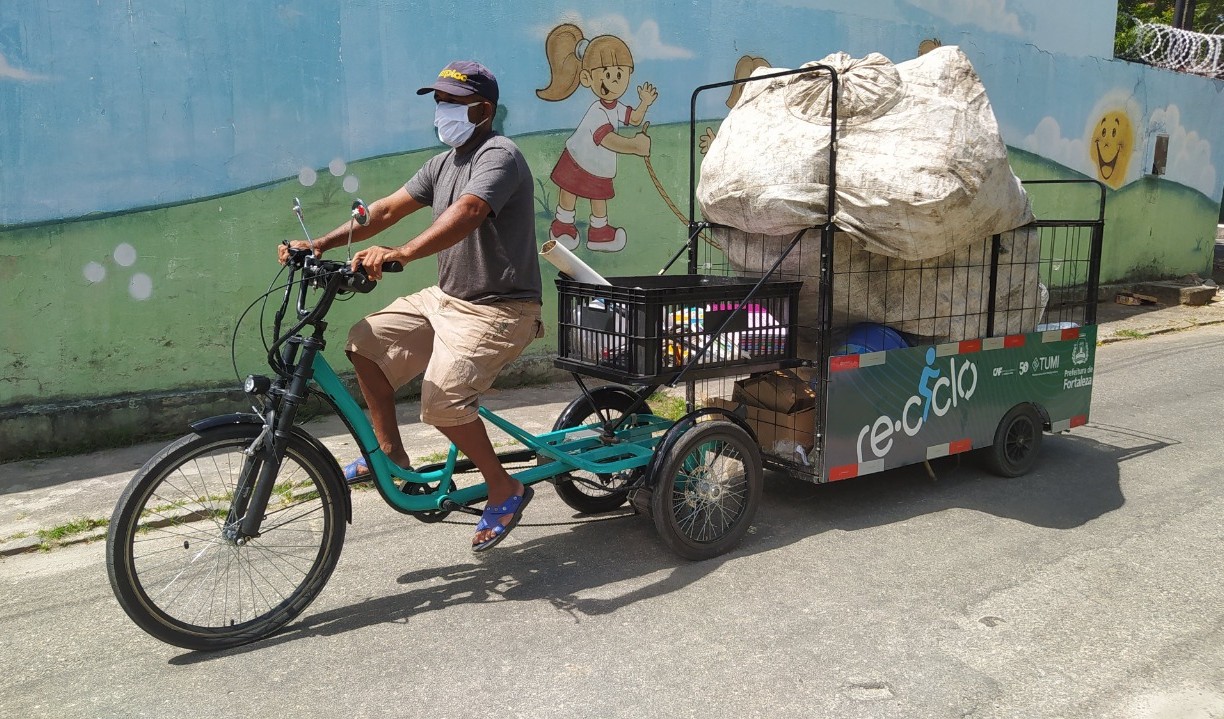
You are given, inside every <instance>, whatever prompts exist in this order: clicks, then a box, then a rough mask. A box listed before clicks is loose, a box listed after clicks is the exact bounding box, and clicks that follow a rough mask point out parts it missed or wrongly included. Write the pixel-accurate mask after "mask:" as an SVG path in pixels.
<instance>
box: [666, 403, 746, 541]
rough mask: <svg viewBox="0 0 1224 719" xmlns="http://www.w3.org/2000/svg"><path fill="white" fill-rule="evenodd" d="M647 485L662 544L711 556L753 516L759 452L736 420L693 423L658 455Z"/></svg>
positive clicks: (738, 535) (735, 538)
mask: <svg viewBox="0 0 1224 719" xmlns="http://www.w3.org/2000/svg"><path fill="white" fill-rule="evenodd" d="M653 484H654V491H653V494H652V495H651V514H653V515H654V523H655V528H656V529H657V530H658V531H659V536H661V537H662V538H663V541H664V543H666V544H667V546H668V547H669V548H671V550H672V551H674V552H675V553H676V554H679V555H680V556H682V557H684V558H685V559H709V558H710V557H716V556H718V555H720V554H722V553H724V552H726V551H728V550H730V549H731V548H732V547H734V546H735V545H736V544H737V543H739V541H740V540H741V539H742V538H743V536H744V534H745V533H746V532H747V531H748V526H749V525H750V524H751V522H752V518H753V516H754V515H755V514H756V509H757V505H758V504H759V503H760V500H761V493H762V491H763V490H764V470H762V468H761V453H760V450H759V449H758V448H757V445H756V442H754V441H753V439H752V437H751V436H750V435H749V434H748V432H746V431H745V430H744V429H743V428H741V427H740V426H739V425H737V424H734V423H732V422H728V421H726V420H715V421H710V422H698V423H696V424H694V425H693V427H692V428H691V429H689V430H687V431H685V433H684V434H683V435H681V437H680V439H679V440H678V441H677V442H676V443H675V444H674V445H673V446H672V448H671V449H670V450H669V451H668V453H667V456H665V457H663V458H662V463H661V464H660V465H659V466H658V470H657V471H656V476H655V478H654V482H653Z"/></svg>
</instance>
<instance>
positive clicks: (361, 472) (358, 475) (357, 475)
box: [344, 457, 370, 484]
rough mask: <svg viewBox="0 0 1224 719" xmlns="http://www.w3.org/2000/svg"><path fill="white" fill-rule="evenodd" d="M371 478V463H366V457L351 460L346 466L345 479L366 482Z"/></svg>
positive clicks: (349, 481)
mask: <svg viewBox="0 0 1224 719" xmlns="http://www.w3.org/2000/svg"><path fill="white" fill-rule="evenodd" d="M369 478H370V465H369V464H367V463H366V461H365V457H358V458H357V459H354V460H353V461H352V462H349V463H348V464H347V465H345V467H344V481H346V482H348V483H349V484H352V483H353V482H364V481H365V480H367V479H369Z"/></svg>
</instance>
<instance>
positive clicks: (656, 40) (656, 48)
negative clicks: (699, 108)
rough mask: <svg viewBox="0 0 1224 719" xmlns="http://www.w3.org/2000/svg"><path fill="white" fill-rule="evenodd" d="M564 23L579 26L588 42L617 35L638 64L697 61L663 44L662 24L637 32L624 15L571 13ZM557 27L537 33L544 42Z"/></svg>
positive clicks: (645, 25) (647, 23) (646, 24)
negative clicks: (653, 61)
mask: <svg viewBox="0 0 1224 719" xmlns="http://www.w3.org/2000/svg"><path fill="white" fill-rule="evenodd" d="M561 22H568V23H572V24H574V25H577V26H578V27H579V28H580V29H581V30H582V34H583V35H584V36H585V37H586V38H587V39H590V38H593V37H596V36H598V35H615V36H617V37H619V38H620V39H621V40H624V41H625V44H627V45H628V46H629V51H630V52H632V53H633V59H634V60H635V61H637V60H685V59H688V58H691V57H693V52H692V51H691V50H687V49H685V48H683V47H679V46H676V45H668V44H667V43H666V42H665V41H664V40H663V35H662V32H661V30H660V28H659V23H658V21H656V20H643V21H642V23H641V24H640V25H638V27H637V30H634V29H633V27H632V26H631V25H630V24H629V20H628V19H627V18H626V17H625V16H624V15H602V16H600V17H596V18H590V19H586V18H584V17H583V16H582V13H580V12H578V11H576V10H570V11H567V12H565V13H563V14H562V15H561ZM554 27H555V25H549V26H546V27H544V26H542V27H539V28H537V29H536V34H537V36H538V37H539V38H540V39H541V40H542V39H544V38H546V37H548V33H549V32H550V31H551V30H552V29H553V28H554Z"/></svg>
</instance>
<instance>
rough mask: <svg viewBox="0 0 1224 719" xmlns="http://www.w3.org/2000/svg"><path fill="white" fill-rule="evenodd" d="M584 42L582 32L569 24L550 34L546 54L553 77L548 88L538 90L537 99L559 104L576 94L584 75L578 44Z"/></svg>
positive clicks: (558, 27) (546, 42)
mask: <svg viewBox="0 0 1224 719" xmlns="http://www.w3.org/2000/svg"><path fill="white" fill-rule="evenodd" d="M584 40H585V38H583V36H582V30H580V29H578V26H577V25H571V24H569V23H566V24H564V25H558V26H557V27H555V28H553V29H552V32H550V33H548V39H546V40H545V41H544V54H545V55H546V56H547V57H548V67H549V70H550V74H551V77H550V78H549V82H548V87H546V88H544V89H542V90H536V97H539V98H540V99H541V100H548V101H549V102H557V101H560V100H564V99H565V98H567V97H569V96H570V95H573V94H574V91H575V90H577V89H578V80H579V77H580V76H581V73H582V60H581V59H580V58H579V57H578V52H577V51H578V44H579V43H581V42H584Z"/></svg>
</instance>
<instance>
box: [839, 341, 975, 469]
mask: <svg viewBox="0 0 1224 719" xmlns="http://www.w3.org/2000/svg"><path fill="white" fill-rule="evenodd" d="M956 360H957V358H956V356H955V355H954V356H952V357H949V358H948V365H947V366H946V367H936V366H935V348H934V347H931V348H930V349H928V350H927V352H926V366H925V367H923V368H922V374H921V375H920V376H919V377H918V388H917V391H916V392H915V393H914V394H913V395H912V396H911V397H910V398H909V399H907V400H906V401H905V404H903V405H902V406H901V412H900V415H899V417H896V418H894V417H890V416H889V415H886V414H882V415H880V416H879V417H877V418H876V420H875V421H874V422H871V423H870V424H866V425H864V426H863V428H862V429H861V430H859V433H858V442H857V443H856V448H857V450H858V461H859V464H862V463H863V462H864V461H867V460H866V459H865V457H864V455H866V454H867V452H868V451H870V453H871V455H872V459H882V458H883V457H884V456H886V455H887V454H888V453H889V452H890V451H891V450H892V448H893V439H892V436H893V435H894V434H897V433H900V432H904V433H905V435H906V436H907V437H913V436H915V435H917V434H918V433H919V432H921V431H922V428H923V427H924V426H925V425H926V422H927V420H928V419H929V418H930V416H931V414H932V413H934V414H935V416H936V417H942V416H944V415H945V414H947V413H948V411H949V410H951V409H952V408H953V407H956V406H958V405H959V403H961V402H967V401H968V400H969V399H970V398H972V397H973V394H974V393H975V392H976V391H977V383H978V370H977V365H975V364H974V363H972V362H970V361H968V360H964V359H962V360H961V361H960V362H957V361H956ZM945 369H946V370H947V374H944V370H945Z"/></svg>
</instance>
